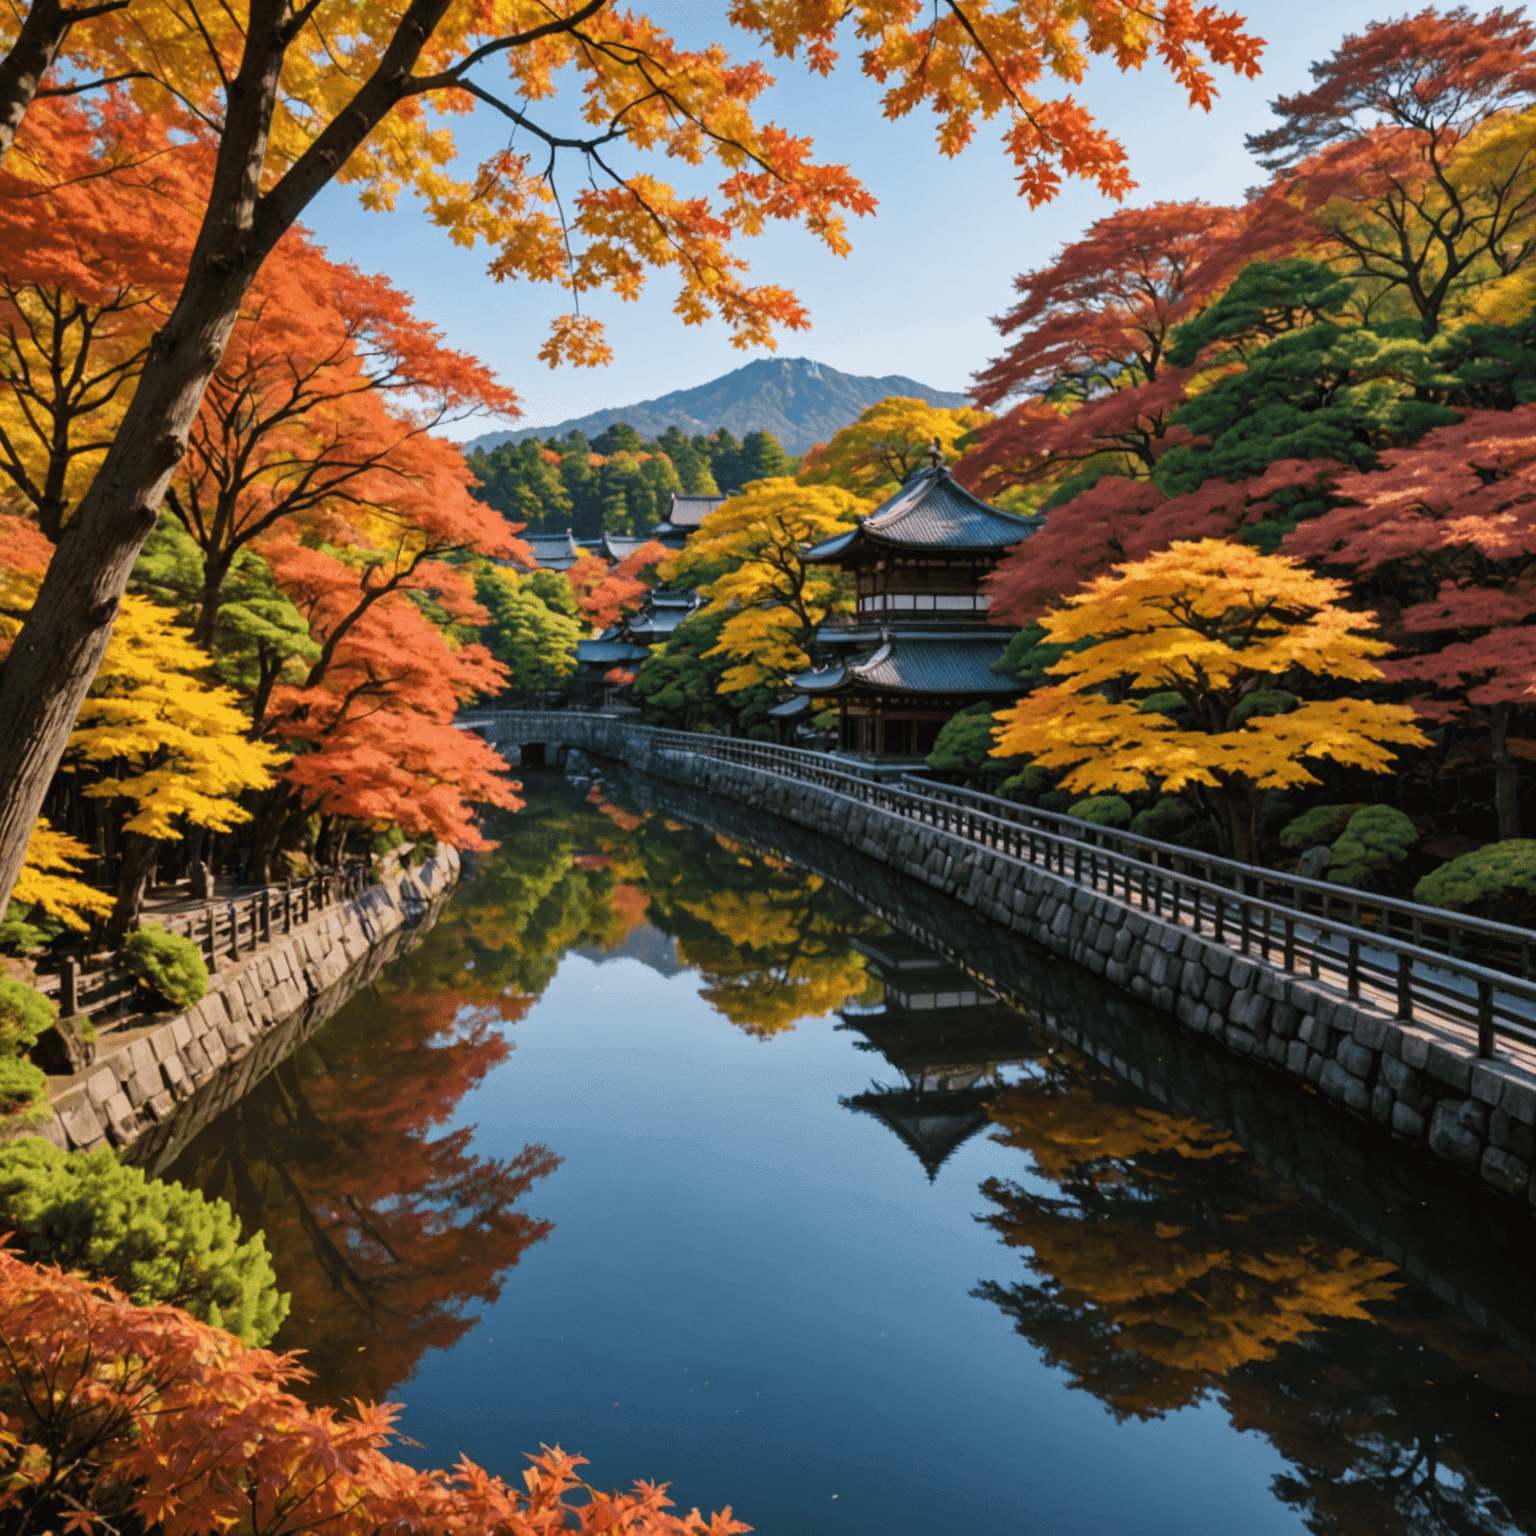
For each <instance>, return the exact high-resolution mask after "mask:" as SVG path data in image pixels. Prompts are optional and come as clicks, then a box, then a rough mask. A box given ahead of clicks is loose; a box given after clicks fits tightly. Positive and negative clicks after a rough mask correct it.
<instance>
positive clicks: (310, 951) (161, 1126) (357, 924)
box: [37, 848, 459, 1165]
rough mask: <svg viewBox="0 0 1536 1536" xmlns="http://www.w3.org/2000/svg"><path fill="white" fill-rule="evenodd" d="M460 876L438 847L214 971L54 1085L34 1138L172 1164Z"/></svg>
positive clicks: (394, 947)
mask: <svg viewBox="0 0 1536 1536" xmlns="http://www.w3.org/2000/svg"><path fill="white" fill-rule="evenodd" d="M458 876H459V857H458V854H457V852H456V851H455V850H454V849H452V848H444V849H440V850H439V851H438V852H437V853H436V854H435V855H434V856H433V857H432V858H431V859H429V860H428V861H427V862H426V863H425V864H423V865H422V866H421V867H420V868H419V869H413V870H407V871H404V872H401V873H398V874H396V875H394V876H393V877H392V878H389V879H387V880H385V881H383V882H381V883H380V884H378V885H372V886H369V887H368V889H367V890H365V891H362V892H360V893H359V894H358V895H356V896H354V897H353V898H351V899H350V900H348V901H346V902H342V903H338V904H337V905H336V906H334V907H329V908H327V909H326V910H325V911H323V912H320V913H317V914H316V915H315V916H314V917H313V918H312V919H311V920H310V921H309V922H308V923H306V924H304V925H303V926H301V927H297V928H295V929H294V930H293V931H292V932H291V933H288V934H283V935H281V936H278V937H274V939H273V941H272V942H271V943H270V944H265V945H263V946H262V947H261V948H260V949H258V950H256V951H254V952H253V953H252V954H250V955H247V956H244V957H242V959H241V960H240V961H239V962H238V963H236V964H231V965H227V966H226V967H225V968H224V969H222V970H219V971H216V972H214V973H213V974H212V975H211V976H210V977H209V979H208V981H209V991H208V995H207V996H206V997H205V998H204V999H203V1000H202V1002H200V1003H199V1004H198V1005H197V1006H196V1007H195V1008H192V1009H189V1010H188V1011H187V1012H186V1013H182V1014H178V1015H177V1016H176V1017H174V1018H169V1019H164V1020H157V1021H156V1022H154V1023H151V1024H146V1025H141V1026H139V1027H137V1028H134V1029H130V1030H123V1031H118V1032H114V1033H113V1034H111V1035H108V1036H106V1037H105V1038H104V1040H103V1041H102V1044H101V1046H100V1047H99V1049H98V1052H97V1056H96V1059H95V1061H93V1062H92V1064H91V1065H90V1066H89V1067H88V1068H87V1069H86V1070H85V1071H83V1072H79V1073H76V1074H75V1075H74V1076H72V1077H67V1078H54V1079H51V1080H50V1090H51V1093H50V1097H51V1099H52V1104H53V1115H52V1118H51V1119H49V1120H48V1121H46V1122H44V1123H43V1124H42V1125H41V1126H40V1127H38V1128H37V1132H38V1134H41V1135H44V1136H47V1137H48V1138H49V1139H50V1140H51V1141H53V1142H54V1143H55V1145H57V1146H60V1147H62V1148H64V1149H65V1150H72V1149H75V1148H80V1149H91V1148H95V1147H100V1146H107V1145H110V1146H113V1147H116V1148H117V1149H118V1150H119V1151H120V1152H122V1153H124V1154H127V1155H128V1156H129V1158H130V1160H131V1161H134V1162H138V1163H144V1164H146V1165H148V1164H151V1163H152V1164H155V1165H161V1164H163V1163H165V1162H166V1161H169V1157H170V1156H171V1155H172V1152H173V1149H174V1148H175V1147H178V1146H180V1145H181V1144H182V1143H184V1142H185V1141H186V1139H187V1138H188V1137H189V1136H191V1135H192V1134H195V1131H196V1130H197V1129H200V1128H201V1126H203V1125H205V1124H206V1123H207V1122H208V1121H209V1120H211V1119H212V1118H213V1117H214V1116H215V1115H217V1114H218V1113H219V1112H220V1111H221V1110H223V1109H225V1108H226V1107H227V1106H228V1105H230V1104H233V1103H235V1102H237V1101H238V1100H239V1099H240V1098H241V1097H243V1095H244V1094H245V1093H246V1092H248V1091H249V1089H250V1087H251V1086H252V1085H253V1084H254V1083H255V1082H257V1081H259V1080H260V1078H261V1077H263V1076H265V1074H266V1073H267V1072H269V1071H270V1070H271V1069H272V1068H273V1067H274V1066H276V1065H277V1063H278V1062H280V1061H281V1060H282V1059H283V1058H284V1057H285V1056H287V1055H288V1053H289V1052H290V1051H292V1050H293V1049H294V1047H295V1046H296V1045H297V1044H298V1043H299V1042H300V1041H301V1040H302V1039H304V1038H305V1037H306V1036H307V1035H308V1034H309V1033H310V1032H311V1031H312V1030H313V1029H315V1028H316V1027H318V1025H319V1024H320V1023H321V1022H322V1021H323V1020H324V1019H325V1018H328V1017H329V1016H330V1014H331V1013H333V1012H334V1011H335V1009H336V1008H338V1007H339V1006H340V1005H341V1003H343V1002H345V1001H346V999H347V998H348V997H350V996H351V995H352V993H353V992H354V991H356V989H357V987H358V986H359V985H361V984H362V983H363V982H364V981H365V980H367V979H368V978H369V977H371V975H372V974H373V973H375V972H376V971H377V970H378V969H379V968H380V967H381V966H382V965H383V964H385V963H386V961H387V960H388V959H390V958H392V957H393V955H395V954H396V953H398V952H399V950H400V948H401V947H402V944H401V941H402V940H403V939H405V938H407V937H408V936H410V935H411V934H413V933H414V932H416V931H419V929H420V927H421V925H422V924H423V922H424V920H425V919H427V918H428V917H430V916H432V915H434V914H435V912H436V910H437V908H438V907H439V906H440V905H441V903H442V902H443V901H445V900H446V898H447V896H448V894H449V893H450V892H451V891H452V890H453V887H454V885H455V883H456V882H457V880H458Z"/></svg>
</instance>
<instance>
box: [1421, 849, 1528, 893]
mask: <svg viewBox="0 0 1536 1536" xmlns="http://www.w3.org/2000/svg"><path fill="white" fill-rule="evenodd" d="M1511 896H1536V841H1533V840H1532V839H1531V838H1528V837H1511V838H1506V839H1505V840H1504V841H1503V842H1501V843H1489V844H1488V846H1487V847H1486V848H1477V849H1474V850H1473V851H1472V852H1471V853H1464V854H1462V856H1461V857H1460V858H1459V859H1452V860H1451V861H1450V862H1449V863H1448V864H1442V865H1441V866H1440V868H1439V869H1435V870H1431V871H1430V873H1429V874H1427V875H1425V876H1424V878H1423V879H1422V880H1420V881H1419V883H1418V884H1417V885H1416V886H1414V888H1413V899H1414V900H1415V901H1422V902H1423V903H1424V904H1425V905H1426V906H1430V907H1449V908H1450V909H1451V910H1452V911H1454V912H1464V911H1466V910H1467V909H1468V908H1471V907H1475V906H1479V905H1481V904H1482V903H1484V902H1487V901H1490V900H1496V899H1498V898H1500V897H1511Z"/></svg>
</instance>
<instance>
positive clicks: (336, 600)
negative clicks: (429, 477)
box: [251, 538, 521, 874]
mask: <svg viewBox="0 0 1536 1536" xmlns="http://www.w3.org/2000/svg"><path fill="white" fill-rule="evenodd" d="M266 550H267V555H268V558H269V559H270V561H271V564H272V569H273V572H274V575H275V576H276V578H277V581H278V582H279V584H280V585H281V586H282V588H283V589H284V591H286V592H287V593H288V594H289V595H290V597H291V598H292V600H293V602H294V603H295V605H296V606H297V607H298V608H299V610H300V611H301V612H302V613H303V614H304V615H305V617H306V618H307V619H308V621H309V625H310V631H311V634H312V635H313V636H314V638H315V640H316V642H317V644H318V647H319V654H318V655H317V656H316V658H315V660H314V661H313V662H312V663H311V664H310V666H309V667H308V669H307V671H306V673H305V675H304V676H303V678H302V680H299V681H295V682H293V683H282V684H279V685H278V686H277V687H275V688H274V689H273V691H272V697H271V706H270V709H269V713H268V716H267V719H266V720H265V721H264V722H263V725H262V729H263V731H264V732H265V733H266V735H267V736H268V737H269V738H270V739H272V740H273V741H276V742H280V743H282V744H283V745H284V746H286V747H287V748H289V749H290V750H291V751H293V752H294V753H295V754H296V755H295V756H294V758H293V760H292V762H291V763H290V764H289V765H288V767H287V768H286V769H285V771H284V774H283V783H282V785H281V787H280V791H279V792H278V793H276V794H275V796H274V797H273V798H271V799H270V800H269V801H268V803H267V805H266V807H265V808H264V810H263V813H262V818H261V824H260V826H259V827H258V829H257V832H256V836H255V839H254V846H253V849H252V852H251V865H252V868H253V871H255V872H256V873H258V874H261V873H264V872H265V871H266V870H267V869H268V868H269V867H270V863H271V859H272V857H273V855H274V853H275V852H276V850H277V849H278V847H279V846H280V845H281V843H282V839H283V836H284V833H285V829H286V830H288V831H294V830H297V829H298V828H299V827H300V826H301V825H302V823H303V822H304V821H305V820H306V819H307V818H308V817H309V816H310V815H312V814H316V813H318V814H319V815H320V816H322V817H324V818H326V819H327V824H328V827H331V828H334V829H335V831H336V833H337V837H336V839H335V840H332V839H330V838H327V839H326V852H327V853H328V854H330V855H335V854H336V853H339V851H340V846H341V844H343V843H344V841H345V837H346V831H347V828H348V825H349V824H351V823H355V822H361V823H363V824H364V825H371V826H374V827H380V828H383V827H390V826H397V827H399V828H401V829H402V830H403V831H404V832H406V833H407V834H408V835H414V836H422V835H431V836H433V837H435V838H438V839H439V840H441V841H443V842H449V843H452V844H454V845H455V846H457V847H460V848H475V847H483V846H485V840H484V838H483V837H482V835H481V834H480V833H479V832H478V831H477V829H476V827H475V822H474V814H475V813H474V806H476V805H497V806H503V807H507V808H514V807H516V806H517V805H518V804H520V803H521V802H519V800H518V799H517V796H516V793H515V792H514V786H513V785H511V784H510V783H509V781H508V780H507V779H506V777H505V769H506V764H505V762H504V761H503V760H502V759H501V757H499V756H498V755H497V753H496V752H495V751H494V750H493V749H492V748H491V747H490V746H489V745H487V743H486V742H485V741H484V740H483V739H482V738H480V737H478V736H475V735H474V734H473V733H472V732H466V731H461V730H459V729H458V727H457V726H456V725H455V724H454V715H455V713H456V712H457V710H458V708H459V706H460V705H461V704H463V703H464V702H466V701H467V700H469V699H471V698H473V697H475V696H476V695H482V694H494V693H496V692H498V691H499V690H500V688H501V685H502V682H503V680H504V679H505V677H506V671H505V669H504V668H503V667H501V666H500V665H499V664H498V663H497V662H496V661H495V659H494V658H493V657H492V656H491V654H490V652H489V651H488V650H487V649H486V648H485V647H484V646H483V645H480V644H474V643H471V644H460V645H455V644H453V643H452V642H451V641H450V639H449V637H448V636H447V635H446V634H445V633H444V631H443V630H442V629H441V628H439V627H438V626H437V625H435V624H434V623H432V622H431V620H430V619H429V618H428V617H427V616H426V615H425V614H424V613H423V611H422V608H421V606H420V603H421V602H422V601H424V600H431V601H432V602H433V603H435V604H437V605H439V606H441V607H442V608H443V609H444V611H445V613H446V614H447V615H448V616H449V617H450V618H457V619H459V620H461V621H464V622H466V623H472V624H479V623H481V622H483V621H484V620H485V619H486V618H487V614H486V612H485V610H484V609H483V608H482V607H481V606H480V605H479V604H478V603H477V602H476V601H475V598H474V592H473V586H472V583H471V580H470V576H469V573H468V572H467V571H465V570H464V569H461V568H456V567H452V566H448V565H445V564H442V563H440V562H432V561H425V560H423V559H421V558H419V555H417V554H412V555H404V554H401V553H400V552H399V551H396V552H395V553H394V554H393V555H389V554H378V553H376V552H373V551H366V550H365V551H355V552H352V553H350V554H349V553H347V552H331V551H327V550H324V549H311V548H308V547H307V546H305V545H303V544H300V543H299V542H298V541H297V540H294V539H291V538H289V539H282V540H274V541H272V542H270V543H269V544H268V545H267V546H266Z"/></svg>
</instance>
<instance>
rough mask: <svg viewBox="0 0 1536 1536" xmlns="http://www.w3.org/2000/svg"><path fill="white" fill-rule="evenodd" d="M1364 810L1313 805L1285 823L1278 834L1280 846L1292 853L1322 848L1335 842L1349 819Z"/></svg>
mask: <svg viewBox="0 0 1536 1536" xmlns="http://www.w3.org/2000/svg"><path fill="white" fill-rule="evenodd" d="M1365 809H1367V807H1366V806H1364V805H1315V806H1313V807H1312V809H1311V810H1310V811H1308V812H1307V813H1306V814H1305V815H1304V816H1298V817H1297V818H1296V819H1295V821H1292V822H1287V823H1286V825H1285V827H1284V828H1283V829H1282V830H1281V833H1280V846H1281V847H1282V848H1289V849H1290V850H1291V851H1292V852H1293V853H1304V852H1305V851H1306V850H1307V849H1308V848H1321V847H1324V846H1326V845H1327V844H1330V843H1333V842H1335V841H1337V839H1338V838H1339V837H1340V836H1341V835H1342V834H1343V831H1344V829H1345V827H1347V826H1348V825H1349V821H1350V818H1351V817H1352V816H1354V815H1355V814H1356V813H1357V812H1359V811H1363V810H1365Z"/></svg>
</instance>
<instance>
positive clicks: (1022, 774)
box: [997, 763, 1071, 810]
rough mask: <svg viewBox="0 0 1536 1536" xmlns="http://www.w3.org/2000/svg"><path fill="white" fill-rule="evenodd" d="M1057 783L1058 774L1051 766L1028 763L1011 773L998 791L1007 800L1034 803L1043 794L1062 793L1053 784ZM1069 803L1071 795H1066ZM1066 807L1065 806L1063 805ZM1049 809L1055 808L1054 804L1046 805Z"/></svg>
mask: <svg viewBox="0 0 1536 1536" xmlns="http://www.w3.org/2000/svg"><path fill="white" fill-rule="evenodd" d="M1055 783H1056V775H1055V774H1054V773H1052V772H1051V770H1050V769H1049V768H1042V767H1040V766H1039V765H1038V764H1037V763H1026V764H1025V765H1024V767H1023V768H1021V769H1020V770H1019V771H1018V772H1017V773H1015V774H1011V775H1010V776H1009V777H1008V778H1006V779H1004V780H1003V782H1002V783H1001V784H999V785H998V786H997V792H998V794H999V795H1001V796H1002V797H1003V799H1005V800H1017V801H1018V802H1019V803H1020V804H1021V805H1033V804H1034V803H1035V802H1036V801H1037V800H1039V799H1040V798H1041V797H1042V796H1043V795H1046V794H1051V793H1062V794H1065V791H1055V790H1053V788H1052V786H1053V785H1054V784H1055ZM1066 801H1067V804H1070V803H1071V797H1070V796H1067V797H1066ZM1063 808H1064V807H1063ZM1046 809H1047V810H1054V809H1055V807H1054V806H1046Z"/></svg>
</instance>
